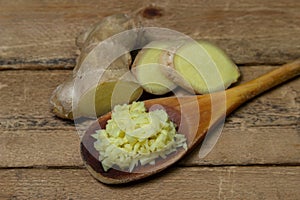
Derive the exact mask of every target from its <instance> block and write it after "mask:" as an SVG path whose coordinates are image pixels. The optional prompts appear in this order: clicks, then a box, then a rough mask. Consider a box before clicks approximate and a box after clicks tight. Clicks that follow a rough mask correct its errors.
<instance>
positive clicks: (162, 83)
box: [131, 40, 176, 95]
mask: <svg viewBox="0 0 300 200" xmlns="http://www.w3.org/2000/svg"><path fill="white" fill-rule="evenodd" d="M172 43H174V41H166V40H165V41H163V40H162V41H153V42H150V43H149V44H148V45H146V46H145V47H144V48H143V49H142V50H141V51H139V53H138V55H137V57H136V58H135V60H134V63H133V65H132V69H131V71H132V73H133V74H134V76H135V78H136V79H137V81H138V82H139V83H140V85H141V86H142V87H143V89H144V90H145V91H147V92H149V93H151V94H155V95H163V94H166V93H168V92H170V91H172V90H173V89H174V88H176V84H175V83H174V82H173V81H171V80H170V79H168V78H167V77H166V76H165V75H164V73H162V71H163V70H164V68H166V66H164V65H162V64H161V63H160V57H161V54H162V53H164V52H165V51H166V50H167V48H168V47H169V46H170V45H172Z"/></svg>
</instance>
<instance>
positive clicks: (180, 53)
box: [160, 41, 240, 94]
mask: <svg viewBox="0 0 300 200" xmlns="http://www.w3.org/2000/svg"><path fill="white" fill-rule="evenodd" d="M160 62H161V63H163V64H165V65H167V66H168V67H169V69H168V70H166V71H165V75H166V76H167V77H168V78H169V79H171V80H172V81H173V82H174V83H176V84H178V85H179V86H181V87H182V88H184V89H186V90H188V91H190V92H194V93H196V94H206V93H211V92H216V91H220V90H224V89H226V88H228V87H229V86H230V85H231V84H232V83H234V82H236V81H237V80H238V78H239V76H240V72H239V69H238V67H237V66H236V65H235V64H234V62H233V61H232V60H231V59H230V58H229V57H228V56H227V55H226V53H225V52H224V51H223V50H221V49H220V48H218V47H217V46H215V45H213V44H211V43H209V42H206V41H197V42H196V41H187V42H186V43H185V44H183V45H182V46H180V47H178V48H177V50H176V51H173V52H170V51H169V52H165V53H164V54H163V55H162V56H161V59H160Z"/></svg>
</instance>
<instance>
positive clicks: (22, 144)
mask: <svg viewBox="0 0 300 200" xmlns="http://www.w3.org/2000/svg"><path fill="white" fill-rule="evenodd" d="M273 68H274V67H268V66H263V67H262V66H253V67H241V71H242V74H243V79H242V82H243V81H245V80H249V79H252V78H254V77H257V76H258V75H260V74H262V73H265V72H266V71H269V70H271V69H273ZM68 74H70V71H63V70H58V71H55V70H54V71H2V72H0V85H1V86H0V88H1V89H0V100H1V104H0V110H1V112H0V138H1V139H0V152H1V154H0V160H1V162H0V167H29V166H82V161H81V159H80V155H79V150H78V147H79V139H78V136H77V133H76V131H75V128H74V125H73V123H72V122H69V121H63V120H60V119H58V118H56V117H54V115H53V114H52V113H51V112H50V105H49V97H50V95H51V92H52V91H53V89H54V88H55V87H56V85H57V84H58V83H59V82H61V81H63V80H64V79H65V78H66V77H65V76H66V75H68ZM299 82H300V79H295V80H293V81H291V82H289V83H287V84H285V85H282V86H280V87H278V88H276V89H274V90H273V91H271V92H269V93H266V94H264V95H262V96H260V97H259V98H257V99H255V100H253V101H251V102H249V103H248V104H246V105H244V106H243V107H242V108H240V109H239V110H238V111H236V112H235V113H234V114H233V115H231V116H230V117H228V118H227V121H226V124H225V127H224V129H223V133H222V135H221V138H220V140H219V142H218V143H217V145H216V146H215V148H214V149H213V151H212V152H211V153H210V154H209V155H208V156H207V157H206V158H205V159H203V160H200V159H199V158H198V150H199V149H196V150H195V151H194V152H193V153H192V154H190V155H189V156H187V157H186V159H184V160H183V161H181V162H180V165H183V166H193V165H247V164H276V165H280V164H289V165H298V164H299V161H300V160H299V152H300V146H299V144H300V137H299V127H297V124H298V125H299V98H298V96H299V93H300V91H299V90H300V88H299V87H298V85H299ZM283 98H285V100H284V101H283V100H282V99H283Z"/></svg>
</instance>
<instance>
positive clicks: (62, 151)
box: [0, 0, 300, 199]
mask: <svg viewBox="0 0 300 200" xmlns="http://www.w3.org/2000/svg"><path fill="white" fill-rule="evenodd" d="M151 2H152V3H150V2H149V1H137V0H136V1H134V0H130V1H123V2H122V1H121V2H120V1H116V0H112V1H76V2H73V1H66V0H64V1H33V0H28V1H8V0H0V199H99V198H100V199H142V198H145V199H188V198H189V199H300V192H299V191H300V190H299V185H300V168H299V166H300V127H299V124H300V116H299V113H300V108H299V105H300V104H299V102H300V99H299V96H300V95H299V94H300V87H299V85H300V79H299V78H298V79H297V78H296V79H294V80H292V81H290V82H288V83H286V84H284V85H281V86H279V87H277V88H275V89H274V90H272V91H270V92H268V93H265V94H263V95H261V96H259V97H258V98H256V99H255V100H253V101H251V102H249V103H247V104H246V105H244V106H242V107H241V108H240V109H239V110H237V111H236V112H235V113H233V114H232V115H230V116H229V117H228V118H227V120H226V124H225V127H224V129H223V133H222V135H221V137H220V139H219V141H218V143H217V145H216V146H215V148H214V149H213V151H212V152H211V153H210V154H209V155H208V156H207V157H206V158H204V159H202V160H200V159H199V158H198V150H199V149H196V150H195V151H194V152H192V153H191V154H190V155H188V156H187V157H186V158H184V159H183V160H181V161H180V162H179V163H178V164H177V165H176V166H174V167H173V168H172V169H169V170H167V171H166V172H164V173H162V174H159V175H158V176H155V177H153V178H151V179H148V180H146V181H143V182H140V183H136V184H130V185H125V186H118V187H111V186H106V185H103V184H101V183H99V182H97V181H95V180H94V179H93V178H92V177H91V176H90V175H89V174H88V172H87V170H86V169H85V168H84V166H83V164H82V161H81V158H80V155H79V138H78V136H77V133H76V131H75V128H74V125H73V123H72V122H70V121H63V120H60V119H58V118H56V117H55V116H54V115H53V114H52V113H51V111H50V104H49V97H50V95H51V92H52V91H53V89H54V88H55V87H56V86H57V85H58V84H59V83H60V82H62V81H63V80H64V79H66V76H67V75H69V74H70V73H71V69H72V68H73V67H74V64H75V58H76V54H77V48H76V46H75V42H74V41H75V37H76V36H77V35H78V34H79V33H80V32H81V31H83V30H85V29H86V28H87V27H89V26H90V25H92V24H93V23H95V22H97V21H98V20H100V19H101V18H103V17H104V16H108V15H110V14H114V13H117V12H129V11H132V10H140V13H141V15H142V16H143V17H144V20H145V23H146V24H148V25H152V26H159V27H166V28H171V29H174V30H177V31H181V32H183V33H186V34H188V35H190V36H192V37H194V38H197V39H200V38H201V39H207V40H210V41H213V42H215V43H216V44H218V45H219V46H221V47H222V48H223V49H224V50H225V51H227V52H228V53H229V54H230V56H231V57H232V58H233V59H234V61H235V62H236V63H238V64H239V65H240V66H241V67H240V68H241V71H242V74H243V77H242V80H241V82H243V81H247V80H250V79H252V78H254V77H257V76H259V75H260V74H263V73H265V72H267V71H270V70H272V69H274V68H276V67H278V66H279V65H280V64H282V63H285V62H287V61H290V60H293V59H295V58H297V57H300V34H299V33H300V12H299V10H300V2H299V1H297V0H287V1H286V0H281V1H279V0H278V1H270V0H266V1H263V2H261V1H258V0H253V1H232V0H230V1H225V0H216V1H209V2H207V1H196V0H193V1H192V0H190V1H186V2H183V1H179V0H175V1H171V0H168V1H163V2H161V1H156V0H155V1H151Z"/></svg>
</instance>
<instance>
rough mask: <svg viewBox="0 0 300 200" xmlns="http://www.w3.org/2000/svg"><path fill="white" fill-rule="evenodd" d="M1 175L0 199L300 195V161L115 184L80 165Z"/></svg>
mask: <svg viewBox="0 0 300 200" xmlns="http://www.w3.org/2000/svg"><path fill="white" fill-rule="evenodd" d="M0 178H1V182H0V188H1V190H0V198H1V199H3V200H6V199H49V200H51V199H74V200H75V199H124V200H126V199H150V200H151V199H153V200H154V199H251V200H252V199H274V200H277V199H299V198H300V191H299V188H298V186H299V180H300V167H217V168H216V167H213V168H207V167H190V168H173V169H170V170H168V171H167V172H166V173H165V174H160V175H158V176H156V177H155V178H151V179H150V180H148V181H147V182H141V183H138V184H133V185H126V186H118V187H110V186H106V185H103V184H100V183H99V182H97V181H96V180H94V179H93V178H92V177H91V176H90V175H89V174H88V172H87V171H86V170H84V169H3V170H0ZM191 183H193V184H191Z"/></svg>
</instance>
